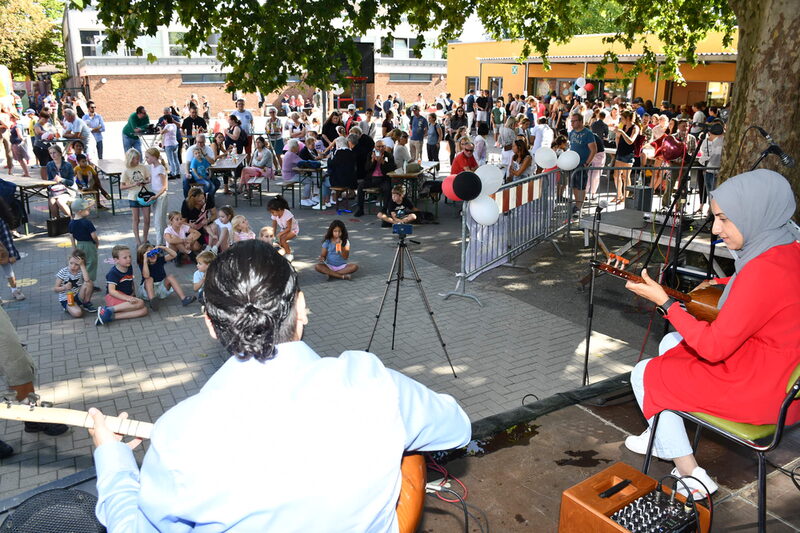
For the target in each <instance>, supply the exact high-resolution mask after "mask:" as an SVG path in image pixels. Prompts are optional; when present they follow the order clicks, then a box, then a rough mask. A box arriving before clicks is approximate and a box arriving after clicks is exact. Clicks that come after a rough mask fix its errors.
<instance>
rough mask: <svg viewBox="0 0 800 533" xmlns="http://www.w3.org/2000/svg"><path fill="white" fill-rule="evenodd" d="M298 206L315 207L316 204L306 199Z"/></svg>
mask: <svg viewBox="0 0 800 533" xmlns="http://www.w3.org/2000/svg"><path fill="white" fill-rule="evenodd" d="M300 205H302V206H303V207H313V206H315V205H317V202H315V201H314V200H312V199H311V198H307V199H305V200H300Z"/></svg>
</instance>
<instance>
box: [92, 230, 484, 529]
mask: <svg viewBox="0 0 800 533" xmlns="http://www.w3.org/2000/svg"><path fill="white" fill-rule="evenodd" d="M203 292H204V295H205V305H206V313H205V323H206V326H207V327H208V331H209V334H210V335H211V336H212V337H213V338H215V339H218V340H219V341H220V342H221V344H222V345H223V346H225V348H226V350H227V351H228V352H229V353H230V354H231V357H230V358H229V359H228V360H227V361H226V362H225V364H224V365H223V366H222V367H221V368H220V369H219V370H218V371H217V372H216V373H215V374H214V375H213V376H212V377H211V378H210V380H209V381H208V383H206V384H205V386H203V388H202V389H201V390H200V392H199V393H197V394H196V395H194V396H192V397H190V398H188V399H186V400H184V401H182V402H180V403H179V404H178V405H177V406H175V407H173V408H172V409H170V410H169V411H168V412H167V413H165V414H164V415H163V416H162V417H161V418H160V419H159V421H158V422H157V423H156V425H155V427H154V428H153V432H152V438H151V445H150V448H149V450H148V451H147V454H146V455H145V458H144V462H143V464H142V467H141V471H140V469H139V467H138V466H137V464H136V460H135V459H134V456H133V453H132V452H131V449H130V448H129V447H128V446H127V445H126V444H123V443H122V442H119V438H118V436H117V435H115V434H114V433H112V432H111V430H110V429H109V428H108V427H107V426H106V424H105V420H104V417H103V415H102V414H100V412H99V411H97V410H96V409H91V410H90V415H91V416H92V417H93V418H94V427H95V429H94V430H92V431H91V433H92V437H93V440H94V443H95V445H96V446H97V449H96V450H95V453H94V458H95V465H96V467H97V493H98V503H97V516H98V518H99V520H100V522H102V523H103V524H104V525H105V526H106V527H107V528H108V530H109V531H122V530H123V528H124V530H125V531H137V532H150V531H152V532H155V531H160V532H165V531H166V532H184V531H189V530H194V529H197V530H208V531H211V530H214V531H229V530H236V531H326V532H351V531H359V532H367V533H388V532H391V531H397V528H398V525H397V513H396V511H395V507H396V504H397V500H398V496H399V494H400V485H401V476H400V458H401V455H402V454H403V452H404V451H432V450H443V449H450V448H453V447H460V446H464V445H466V444H467V443H468V442H469V439H470V435H471V427H470V422H469V419H468V418H467V416H466V414H465V413H464V411H463V410H462V409H461V408H460V407H459V406H458V404H457V403H456V401H455V400H454V399H453V398H452V397H450V396H447V395H444V394H437V393H435V392H433V391H431V390H430V389H428V388H427V387H425V386H423V385H421V384H420V383H417V382H416V381H414V380H412V379H410V378H407V377H405V376H403V375H402V374H400V373H398V372H395V371H392V370H389V369H387V368H386V367H384V366H383V364H382V363H381V362H380V360H379V359H378V358H377V357H376V356H374V355H373V354H370V353H367V352H361V351H346V352H344V353H343V354H342V355H340V356H339V357H335V358H334V357H320V356H319V355H317V354H316V353H315V352H314V351H313V350H312V349H311V347H309V346H308V345H307V344H305V343H304V342H302V340H301V339H302V337H303V330H304V328H305V327H306V325H307V324H308V310H307V309H306V301H305V297H304V295H303V293H302V291H300V288H299V286H298V284H297V273H296V272H295V271H294V269H293V268H292V267H291V265H290V264H289V262H288V261H286V259H285V258H283V257H282V256H280V255H278V253H277V252H276V251H275V249H274V248H273V247H272V246H270V245H268V244H266V243H264V242H261V241H259V240H256V239H253V240H247V241H242V242H240V243H238V244H237V245H236V246H233V247H231V248H229V249H228V250H227V251H225V252H223V253H222V254H220V256H218V257H217V258H216V259H215V260H214V261H213V262H212V263H211V265H210V266H209V268H208V271H207V273H206V281H205V286H204V291H203ZM298 424H300V425H302V427H303V428H304V430H303V435H302V436H301V437H297V438H295V437H294V435H296V430H297V428H298V427H299V426H298ZM365 467H366V468H365ZM312 481H313V490H310V489H311V487H310V485H309V483H311V482H312Z"/></svg>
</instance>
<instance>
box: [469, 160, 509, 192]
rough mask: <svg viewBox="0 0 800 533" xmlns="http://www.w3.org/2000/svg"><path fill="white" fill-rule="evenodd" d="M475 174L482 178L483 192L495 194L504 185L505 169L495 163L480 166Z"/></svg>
mask: <svg viewBox="0 0 800 533" xmlns="http://www.w3.org/2000/svg"><path fill="white" fill-rule="evenodd" d="M475 174H477V175H478V177H479V178H480V179H481V185H482V187H481V194H494V193H496V192H497V189H499V188H500V186H501V185H503V171H502V170H500V168H499V167H497V166H495V165H483V166H482V167H478V170H476V171H475Z"/></svg>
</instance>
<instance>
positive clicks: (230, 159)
mask: <svg viewBox="0 0 800 533" xmlns="http://www.w3.org/2000/svg"><path fill="white" fill-rule="evenodd" d="M246 159H247V154H233V155H228V156H227V157H223V158H222V159H219V160H218V161H217V162H216V163H214V164H213V165H211V166H210V167H209V168H208V179H211V178H212V177H214V174H230V176H231V182H232V184H233V206H234V207H239V191H238V187H237V186H236V182H237V181H238V180H239V176H241V174H242V171H241V169H242V168H244V163H245V160H246Z"/></svg>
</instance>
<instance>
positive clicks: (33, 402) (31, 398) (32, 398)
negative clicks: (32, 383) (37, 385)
mask: <svg viewBox="0 0 800 533" xmlns="http://www.w3.org/2000/svg"><path fill="white" fill-rule="evenodd" d="M27 399H28V404H29V405H30V406H31V407H32V408H33V407H36V402H38V401H39V395H38V394H36V393H35V392H30V393H28V396H27Z"/></svg>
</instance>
